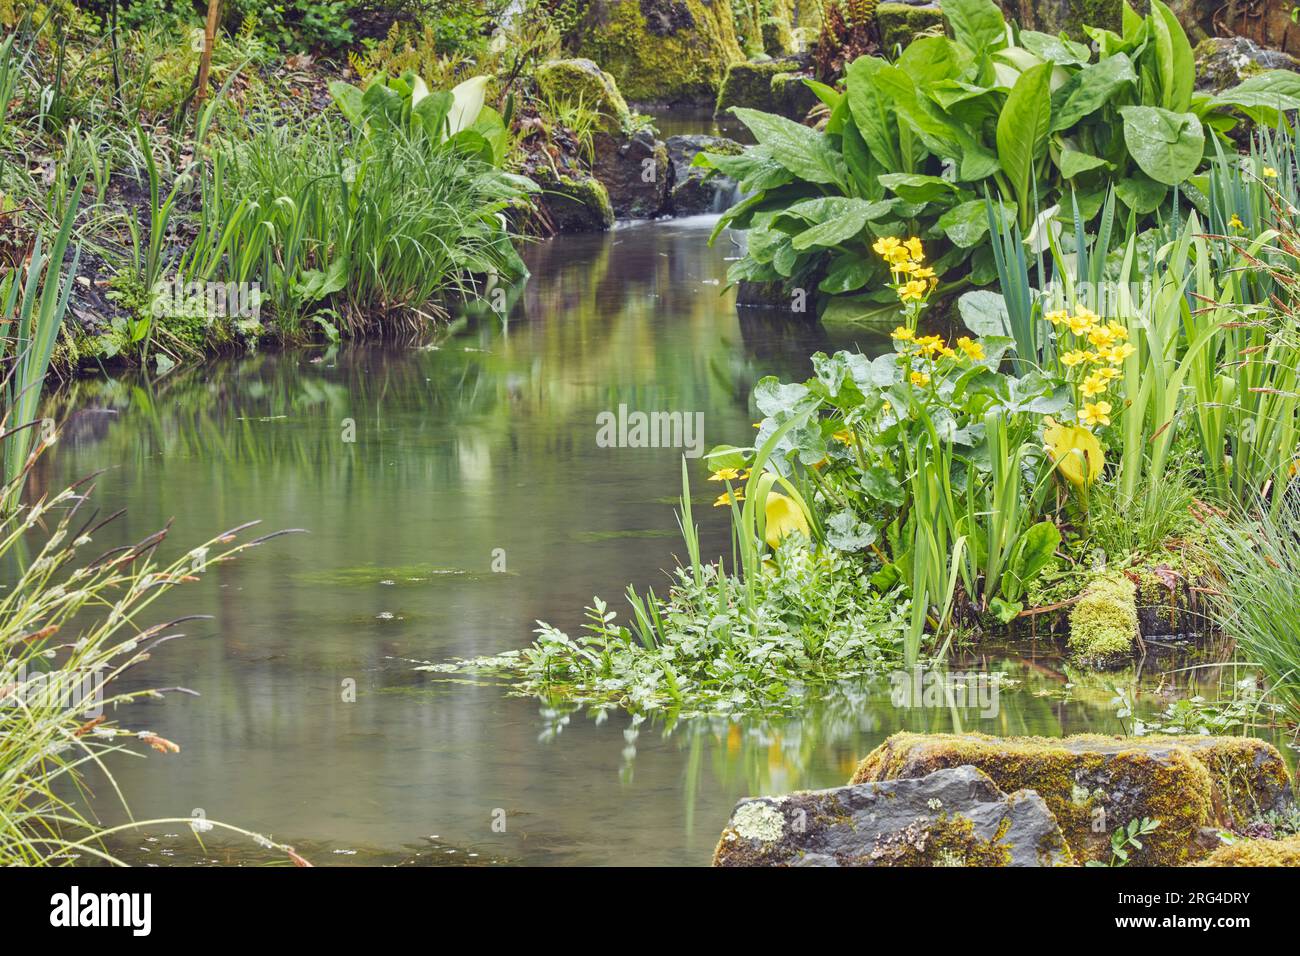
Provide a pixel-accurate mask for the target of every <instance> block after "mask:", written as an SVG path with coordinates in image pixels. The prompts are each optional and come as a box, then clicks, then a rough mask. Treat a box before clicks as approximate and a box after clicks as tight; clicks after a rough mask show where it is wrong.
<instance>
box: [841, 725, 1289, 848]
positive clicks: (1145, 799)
mask: <svg viewBox="0 0 1300 956" xmlns="http://www.w3.org/2000/svg"><path fill="white" fill-rule="evenodd" d="M964 765H969V766H973V767H977V768H978V769H980V770H982V771H983V772H984V773H986V774H988V776H989V777H990V778H991V779H992V780H993V782H994V783H996V784H997V785H998V786H999V787H1000V788H1001V789H1003V790H1004V791H1008V792H1010V791H1014V790H1033V791H1035V792H1036V793H1038V794H1039V795H1040V796H1041V797H1042V798H1043V799H1044V800H1045V801H1046V802H1047V805H1048V807H1049V808H1051V810H1052V813H1053V814H1055V815H1056V819H1057V821H1058V822H1059V823H1060V825H1061V831H1062V832H1063V833H1064V834H1065V840H1066V843H1067V844H1068V845H1069V847H1070V850H1071V851H1072V852H1073V854H1074V856H1075V858H1076V859H1077V860H1079V861H1080V862H1086V861H1088V860H1101V861H1104V860H1107V859H1108V858H1109V855H1110V834H1111V833H1112V832H1113V831H1114V830H1115V829H1116V828H1117V827H1120V826H1123V825H1126V824H1127V823H1128V822H1129V821H1130V820H1134V819H1141V818H1143V817H1146V818H1149V819H1153V820H1159V821H1160V827H1159V829H1157V830H1156V831H1155V832H1154V833H1152V834H1150V836H1148V837H1145V838H1144V839H1143V848H1142V849H1141V850H1135V851H1134V852H1133V854H1132V859H1133V862H1134V863H1136V864H1141V865H1149V866H1176V865H1181V864H1183V863H1186V862H1189V861H1191V860H1194V859H1196V858H1198V857H1199V856H1201V855H1204V853H1206V852H1208V850H1209V849H1210V848H1208V847H1205V846H1204V845H1203V843H1202V842H1200V838H1201V836H1202V829H1203V828H1205V827H1212V826H1221V827H1230V826H1233V825H1234V824H1239V823H1240V822H1241V819H1242V815H1243V813H1246V812H1255V811H1254V808H1259V811H1260V812H1263V811H1267V810H1270V809H1277V808H1279V807H1281V806H1285V805H1287V804H1289V802H1290V801H1291V800H1292V799H1293V797H1292V791H1291V784H1290V780H1289V778H1288V777H1287V774H1286V767H1285V764H1284V763H1283V762H1282V757H1281V755H1280V754H1278V752H1277V750H1276V749H1274V748H1273V747H1271V746H1270V745H1268V744H1267V743H1265V742H1263V741H1260V740H1255V739H1253V738H1216V737H1140V738H1124V737H1103V736H1097V735H1082V736H1076V737H1065V738H1060V739H1056V738H1047V737H1007V738H998V737H988V736H985V735H983V734H965V735H957V734H929V735H927V734H911V733H899V734H895V735H894V736H893V737H890V738H889V739H888V740H887V741H885V742H884V743H883V744H881V745H880V746H879V747H878V748H876V749H875V750H874V751H872V753H871V754H869V755H868V756H867V757H866V758H865V759H864V760H863V761H862V762H861V763H860V764H859V765H858V769H857V772H856V773H855V774H854V775H853V779H852V780H851V781H850V783H851V784H856V783H864V782H869V781H878V780H895V779H905V778H914V777H922V776H925V775H927V774H930V773H933V772H934V771H936V770H940V769H944V768H950V767H959V766H964ZM1246 808H1251V810H1250V811H1247V809H1246Z"/></svg>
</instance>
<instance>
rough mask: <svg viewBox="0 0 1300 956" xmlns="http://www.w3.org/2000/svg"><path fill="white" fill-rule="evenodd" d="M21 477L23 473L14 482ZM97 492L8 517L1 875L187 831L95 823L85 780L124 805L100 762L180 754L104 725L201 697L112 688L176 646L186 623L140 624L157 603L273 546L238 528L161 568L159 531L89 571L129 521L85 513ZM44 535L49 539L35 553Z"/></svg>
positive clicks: (0, 534) (153, 739)
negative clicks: (139, 705) (98, 538)
mask: <svg viewBox="0 0 1300 956" xmlns="http://www.w3.org/2000/svg"><path fill="white" fill-rule="evenodd" d="M41 447H43V445H42V446H38V449H37V450H38V451H39V450H40V448H41ZM25 475H26V471H25V470H24V472H23V473H22V474H20V475H19V476H18V478H16V479H15V480H16V481H19V482H21V481H22V479H23V478H24V477H25ZM6 490H8V489H6ZM92 491H93V487H92V486H91V485H90V484H89V482H88V481H83V482H81V483H79V484H78V485H74V486H73V487H70V488H66V489H64V490H63V491H60V492H58V493H57V494H54V495H53V496H49V497H43V498H40V499H39V500H37V501H34V502H32V503H31V504H30V505H27V506H25V507H23V508H21V509H19V510H16V511H14V512H12V513H10V514H9V515H8V516H7V517H4V518H0V566H4V567H6V568H7V569H8V571H9V572H14V573H6V575H5V577H6V579H7V580H9V581H11V582H12V583H11V584H9V585H7V586H6V587H4V588H3V590H0V866H11V865H29V866H31V865H50V864H66V863H72V862H75V861H76V860H78V859H79V858H81V857H83V856H88V857H92V858H95V859H99V860H103V861H107V862H112V863H116V862H118V861H117V860H115V859H114V858H113V857H112V855H111V854H110V853H109V851H108V850H106V849H105V847H104V844H103V840H104V839H105V838H106V837H110V836H113V835H116V834H119V833H122V832H124V831H126V830H128V829H132V828H134V827H139V826H148V825H152V824H161V823H176V822H181V821H175V820H151V821H142V822H139V823H135V822H133V823H129V824H126V825H123V826H119V827H114V828H112V829H102V828H101V827H100V826H99V825H98V824H97V822H96V819H95V815H94V812H93V810H92V809H91V807H90V805H89V803H88V801H87V796H88V791H87V787H86V773H87V771H89V770H91V769H92V768H98V769H99V770H100V771H102V775H103V777H104V778H105V779H107V781H108V786H109V788H110V790H111V791H112V792H113V793H115V794H116V795H117V797H118V798H119V799H120V800H122V803H123V806H125V803H126V801H125V798H124V797H123V795H122V794H121V792H120V791H119V790H118V789H117V785H116V783H115V782H114V780H113V775H112V772H111V770H110V768H109V767H108V766H106V763H105V761H106V758H108V757H109V756H110V755H112V754H114V753H116V752H119V751H123V750H125V749H126V748H127V747H128V746H129V744H130V743H132V742H136V743H143V744H145V745H147V746H149V747H151V748H153V749H154V750H157V751H159V752H161V753H164V754H166V753H174V752H176V751H178V750H179V749H180V748H179V746H178V745H177V744H175V743H173V742H172V741H170V740H166V739H165V738H162V737H160V736H158V735H157V734H155V733H153V732H152V731H149V730H147V729H139V730H131V729H127V728H124V727H121V726H119V725H118V724H117V722H116V721H115V720H114V719H112V718H111V717H110V716H109V714H111V712H112V711H113V710H115V709H116V708H118V707H119V706H121V705H125V704H129V703H131V702H132V701H135V700H138V699H141V698H144V697H161V696H163V695H165V694H167V693H193V692H192V691H187V690H186V689H185V688H180V687H173V688H158V689H151V690H134V691H123V690H118V689H117V687H116V681H117V679H118V678H119V677H121V676H122V675H123V674H124V673H125V672H126V671H128V670H130V669H131V668H133V667H135V666H137V665H139V664H141V663H142V662H144V661H145V660H147V659H148V658H149V656H150V655H151V654H152V653H154V652H155V651H156V650H157V649H158V648H159V647H160V646H161V645H163V644H165V643H167V642H168V641H171V640H174V639H176V638H179V637H181V636H182V635H181V634H180V633H177V632H176V631H175V630H174V628H175V627H176V626H177V625H179V624H181V623H182V622H183V621H185V620H189V618H181V619H178V620H172V621H166V622H163V623H161V624H155V625H152V626H147V627H146V626H142V625H141V624H139V623H138V622H139V620H140V618H141V616H142V615H143V614H144V613H145V611H146V610H147V609H148V608H149V607H150V605H152V604H153V603H154V601H156V600H157V599H158V598H159V597H160V596H161V595H162V594H164V593H165V592H166V591H168V590H170V589H171V588H173V587H175V586H177V585H180V584H185V583H191V582H195V581H198V580H200V579H201V577H202V575H203V573H204V572H205V571H206V570H207V569H209V568H210V567H212V566H213V565H215V564H219V563H223V562H226V561H230V560H233V559H234V558H235V557H236V556H238V555H239V554H241V553H243V552H244V551H247V550H248V549H250V548H252V547H255V546H257V545H258V544H261V543H262V542H263V541H266V540H268V539H269V538H273V537H276V536H277V535H276V534H271V535H265V536H262V537H260V538H253V539H251V540H246V541H243V542H239V543H236V539H237V537H238V536H239V535H240V534H241V533H243V532H244V531H246V530H247V529H248V528H250V527H251V526H252V524H247V525H241V526H240V527H238V528H233V529H231V530H230V531H228V532H226V533H224V534H222V535H219V536H218V537H216V538H214V539H213V540H211V541H209V542H207V543H206V544H204V545H202V546H201V547H198V548H195V549H194V550H192V551H190V552H189V553H188V554H185V555H182V556H181V557H179V558H176V559H174V560H171V561H164V560H161V559H160V558H159V557H158V551H159V548H160V546H161V545H162V544H163V542H164V541H165V539H166V537H167V532H168V529H167V528H163V529H162V530H160V531H158V532H156V533H154V534H151V535H149V536H148V537H146V538H144V539H143V540H141V541H139V542H137V543H136V544H134V545H130V546H125V547H118V548H113V549H111V550H108V551H104V552H102V553H99V554H95V555H94V556H93V557H89V558H87V557H86V555H87V554H89V553H91V549H92V547H93V540H94V536H95V535H96V534H97V533H98V532H99V531H100V530H101V529H103V528H104V527H105V526H106V525H107V524H109V523H110V522H111V521H113V520H114V519H115V518H117V517H118V516H119V515H120V514H121V512H118V513H117V514H114V515H111V516H109V517H108V518H105V519H102V520H100V519H99V517H98V512H97V511H96V510H94V509H92V508H91V507H90V506H89V502H90V499H91V493H92ZM87 512H89V513H87ZM255 523H256V522H254V523H253V524H255ZM38 529H48V530H46V531H44V533H43V540H41V542H40V544H39V546H36V547H35V548H34V553H31V552H32V550H33V548H32V543H33V542H32V538H33V536H34V535H37V534H41V531H39V530H38ZM279 533H283V532H278V533H277V534H279ZM128 812H129V811H128ZM184 822H186V823H193V822H194V821H189V820H186V821H184ZM213 828H216V829H222V830H226V831H229V832H233V833H237V834H241V835H243V836H246V837H248V838H250V839H254V840H256V841H257V842H258V843H259V844H260V845H262V846H263V847H267V848H275V849H277V850H279V851H280V852H282V853H285V854H286V855H288V856H289V858H290V859H292V860H294V862H296V863H299V864H300V865H306V861H305V860H303V859H302V858H301V857H299V856H298V855H297V854H296V853H294V852H293V848H292V847H287V846H284V845H282V844H278V843H273V842H272V841H270V840H268V839H266V838H264V837H260V836H258V835H256V834H252V833H249V832H248V831H245V830H241V829H239V828H237V827H232V826H229V825H227V824H221V823H216V822H215V821H204V822H203V824H202V830H208V829H213ZM195 832H196V834H197V833H199V832H200V828H199V827H198V826H197V825H196V827H195Z"/></svg>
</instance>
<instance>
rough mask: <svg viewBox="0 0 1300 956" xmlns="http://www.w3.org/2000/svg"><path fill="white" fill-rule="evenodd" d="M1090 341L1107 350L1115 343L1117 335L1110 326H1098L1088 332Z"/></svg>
mask: <svg viewBox="0 0 1300 956" xmlns="http://www.w3.org/2000/svg"><path fill="white" fill-rule="evenodd" d="M1088 341H1089V342H1091V343H1092V344H1093V345H1095V346H1097V347H1098V348H1105V347H1106V346H1107V345H1113V344H1114V342H1115V333H1114V332H1113V331H1111V329H1110V328H1109V327H1108V326H1105V325H1097V326H1093V328H1092V329H1091V330H1090V331H1089V332H1088Z"/></svg>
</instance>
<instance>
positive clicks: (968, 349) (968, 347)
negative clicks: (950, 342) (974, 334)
mask: <svg viewBox="0 0 1300 956" xmlns="http://www.w3.org/2000/svg"><path fill="white" fill-rule="evenodd" d="M957 348H959V349H961V350H962V352H963V353H964V354H965V356H966V357H967V358H968V359H974V360H975V361H976V362H978V361H980V360H981V359H983V358H984V345H983V343H980V342H975V341H973V340H972V339H971V337H970V336H968V335H963V336H962V337H961V338H959V339H958V340H957Z"/></svg>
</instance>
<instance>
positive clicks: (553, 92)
mask: <svg viewBox="0 0 1300 956" xmlns="http://www.w3.org/2000/svg"><path fill="white" fill-rule="evenodd" d="M537 88H538V90H540V91H541V93H542V95H543V96H546V97H549V98H551V99H553V100H555V101H557V102H563V103H570V104H573V105H577V104H579V103H581V104H582V105H583V106H584V107H586V108H587V109H591V110H595V111H596V112H598V113H600V128H601V129H602V130H604V131H605V132H607V133H611V134H615V135H617V134H619V133H621V132H622V131H623V130H625V129H630V128H631V126H632V113H631V111H630V110H629V109H628V107H627V101H626V100H624V99H623V94H622V93H620V92H619V90H618V84H617V83H615V82H614V78H613V77H612V76H610V75H609V74H608V73H606V72H605V71H604V70H602V69H601V68H600V67H599V66H597V65H596V64H595V63H593V62H592V61H591V60H584V59H573V60H551V61H550V62H548V63H543V64H542V65H541V66H539V67H538V68H537Z"/></svg>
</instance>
